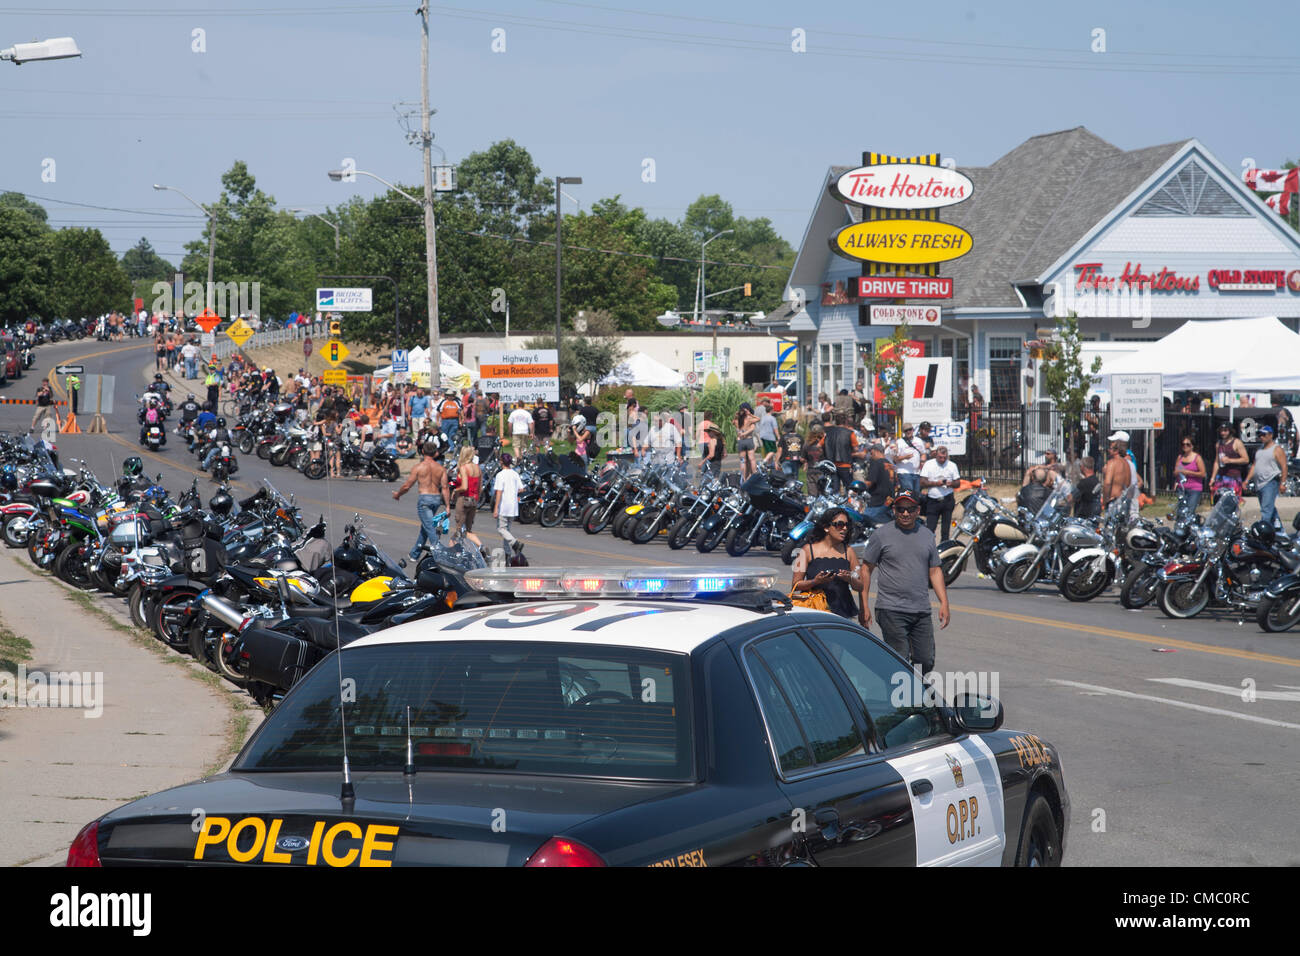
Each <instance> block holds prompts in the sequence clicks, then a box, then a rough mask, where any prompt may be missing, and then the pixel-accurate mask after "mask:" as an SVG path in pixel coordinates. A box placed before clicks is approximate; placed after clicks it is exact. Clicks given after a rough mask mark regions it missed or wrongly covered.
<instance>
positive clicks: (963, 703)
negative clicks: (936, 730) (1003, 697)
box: [949, 694, 1004, 734]
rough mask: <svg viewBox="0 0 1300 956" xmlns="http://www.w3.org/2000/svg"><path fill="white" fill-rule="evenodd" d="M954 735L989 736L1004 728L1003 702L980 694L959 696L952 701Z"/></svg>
mask: <svg viewBox="0 0 1300 956" xmlns="http://www.w3.org/2000/svg"><path fill="white" fill-rule="evenodd" d="M951 707H952V717H951V719H950V720H949V724H950V726H949V730H950V731H951V732H952V733H953V734H988V733H992V732H993V731H995V730H997V729H998V728H999V727H1001V726H1002V720H1003V717H1004V713H1003V710H1002V701H1000V700H998V699H997V698H996V697H985V696H983V695H980V694H957V695H956V696H955V697H954V698H953V700H952V705H951Z"/></svg>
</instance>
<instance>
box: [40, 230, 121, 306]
mask: <svg viewBox="0 0 1300 956" xmlns="http://www.w3.org/2000/svg"><path fill="white" fill-rule="evenodd" d="M50 295H51V297H52V299H53V303H54V308H55V311H56V312H57V313H58V314H59V315H60V316H64V317H66V318H70V319H83V318H87V317H89V316H95V315H103V314H104V313H105V312H110V311H112V310H114V309H120V310H122V311H129V310H130V307H131V280H130V279H128V278H127V275H126V270H125V269H123V268H122V263H120V262H118V260H117V256H115V255H113V250H112V249H111V248H110V247H109V244H108V240H107V239H105V238H104V236H103V234H102V233H101V232H100V231H99V230H98V229H74V228H66V229H60V230H59V231H58V232H56V233H54V239H53V269H52V271H51V281H50Z"/></svg>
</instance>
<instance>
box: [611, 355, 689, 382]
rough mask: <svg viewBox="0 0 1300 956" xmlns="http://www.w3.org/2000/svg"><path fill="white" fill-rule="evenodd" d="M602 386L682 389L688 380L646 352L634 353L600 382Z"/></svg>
mask: <svg viewBox="0 0 1300 956" xmlns="http://www.w3.org/2000/svg"><path fill="white" fill-rule="evenodd" d="M600 384H601V385H647V386H650V387H653V388H681V387H682V386H684V385H685V384H686V378H685V377H684V376H683V375H682V373H681V372H674V371H673V370H672V369H670V368H669V367H668V366H667V365H664V364H663V363H662V362H656V361H655V360H654V359H652V358H651V357H650V356H648V355H646V354H645V353H644V352H634V353H633V354H632V355H630V356H628V357H627V358H626V359H624V360H623V361H622V362H620V363H619V365H618V367H617V368H615V369H614V371H612V372H610V373H609V374H608V375H606V376H605V377H604V378H602V379H601V380H600Z"/></svg>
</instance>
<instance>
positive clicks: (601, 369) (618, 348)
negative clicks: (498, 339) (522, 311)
mask: <svg viewBox="0 0 1300 956" xmlns="http://www.w3.org/2000/svg"><path fill="white" fill-rule="evenodd" d="M583 311H584V313H585V314H584V316H583V318H584V319H585V320H586V322H587V330H586V331H585V332H584V333H582V334H581V335H579V334H575V333H569V334H567V335H564V336H562V337H561V339H560V388H562V389H564V390H566V391H567V390H570V389H572V390H577V391H583V390H585V389H586V388H588V387H589V386H591V385H593V384H594V383H595V382H597V381H599V380H600V379H602V378H604V377H605V376H606V375H608V374H609V373H610V372H612V371H614V369H615V368H616V367H617V366H618V363H619V362H621V361H623V359H625V358H627V350H626V349H625V348H623V339H622V336H621V335H620V334H619V330H618V325H617V323H615V321H614V318H613V316H611V315H610V314H609V313H608V312H603V311H600V310H592V311H586V310H583ZM524 348H527V349H553V348H555V339H554V338H551V337H546V338H535V339H529V340H528V341H527V342H525V343H524Z"/></svg>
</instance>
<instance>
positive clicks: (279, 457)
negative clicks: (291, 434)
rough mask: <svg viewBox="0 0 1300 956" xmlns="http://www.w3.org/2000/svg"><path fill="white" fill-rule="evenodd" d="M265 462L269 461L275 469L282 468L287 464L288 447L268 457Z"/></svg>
mask: <svg viewBox="0 0 1300 956" xmlns="http://www.w3.org/2000/svg"><path fill="white" fill-rule="evenodd" d="M266 460H267V461H269V462H270V463H271V464H272V465H274V466H275V467H276V468H283V467H284V466H285V465H287V464H288V463H289V446H288V445H285V446H284V447H283V448H281V449H280V450H279V451H277V452H276V453H275V454H274V455H271V456H270V457H268V458H267V459H266Z"/></svg>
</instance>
